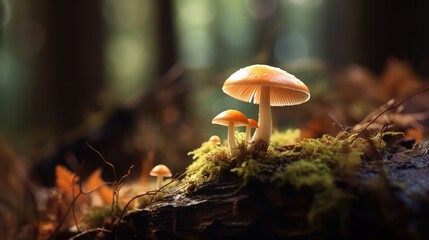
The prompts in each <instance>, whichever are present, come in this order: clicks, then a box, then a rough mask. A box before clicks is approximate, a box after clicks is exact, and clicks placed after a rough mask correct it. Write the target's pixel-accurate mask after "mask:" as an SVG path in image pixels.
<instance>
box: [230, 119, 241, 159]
mask: <svg viewBox="0 0 429 240" xmlns="http://www.w3.org/2000/svg"><path fill="white" fill-rule="evenodd" d="M228 148H229V152H230V153H231V156H232V157H236V156H238V155H239V154H240V151H239V150H238V145H237V142H236V141H235V133H234V122H233V121H230V122H229V123H228Z"/></svg>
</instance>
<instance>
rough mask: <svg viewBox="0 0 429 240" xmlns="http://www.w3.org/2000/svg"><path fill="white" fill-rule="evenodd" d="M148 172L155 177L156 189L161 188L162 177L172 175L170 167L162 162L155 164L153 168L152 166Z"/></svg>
mask: <svg viewBox="0 0 429 240" xmlns="http://www.w3.org/2000/svg"><path fill="white" fill-rule="evenodd" d="M149 174H150V175H151V176H154V177H156V189H160V188H161V186H162V181H163V180H164V177H171V176H172V174H171V171H170V169H169V168H168V167H167V166H165V165H164V164H159V165H156V166H155V167H154V168H152V170H151V171H150V173H149Z"/></svg>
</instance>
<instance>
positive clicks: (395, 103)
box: [351, 86, 429, 143]
mask: <svg viewBox="0 0 429 240" xmlns="http://www.w3.org/2000/svg"><path fill="white" fill-rule="evenodd" d="M427 90H429V86H428V87H425V88H422V89H420V90H418V91H416V92H414V93H412V94H410V95H408V96H407V97H405V98H404V99H402V100H401V101H398V102H394V103H393V104H392V105H390V106H389V107H387V108H386V109H384V110H382V111H381V112H380V113H379V114H377V115H376V116H375V117H374V118H373V119H372V120H371V121H369V122H368V124H367V125H366V126H365V127H364V128H362V129H361V130H358V131H357V132H354V133H357V134H356V136H355V137H354V138H353V140H352V141H351V143H352V142H354V141H355V140H356V139H357V138H358V137H359V136H360V135H361V134H362V132H363V131H365V130H366V129H367V128H368V127H369V126H370V125H371V124H373V123H374V122H375V121H376V120H377V119H378V118H379V117H380V116H381V115H383V114H384V113H386V112H387V111H389V110H391V109H394V108H396V107H399V106H400V105H401V104H403V103H404V102H405V101H407V100H409V99H410V98H412V97H414V96H415V95H417V94H420V93H422V92H424V91H427ZM354 133H352V134H354Z"/></svg>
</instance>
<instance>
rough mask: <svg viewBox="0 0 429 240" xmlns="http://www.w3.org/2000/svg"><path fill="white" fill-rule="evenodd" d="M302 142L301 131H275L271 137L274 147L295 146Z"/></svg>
mask: <svg viewBox="0 0 429 240" xmlns="http://www.w3.org/2000/svg"><path fill="white" fill-rule="evenodd" d="M300 140H301V130H299V129H287V130H286V131H284V132H279V131H277V130H275V131H274V132H273V134H272V135H271V145H273V146H278V147H280V146H286V145H290V144H295V143H297V142H299V141H300Z"/></svg>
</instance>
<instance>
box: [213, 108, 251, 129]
mask: <svg viewBox="0 0 429 240" xmlns="http://www.w3.org/2000/svg"><path fill="white" fill-rule="evenodd" d="M229 122H234V123H235V124H234V126H247V124H249V122H248V121H247V117H246V116H245V115H244V114H243V113H241V112H240V111H237V110H232V109H230V110H226V111H223V112H221V113H219V114H218V115H217V116H216V117H214V118H213V120H212V123H213V124H219V125H223V126H228V124H229Z"/></svg>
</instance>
